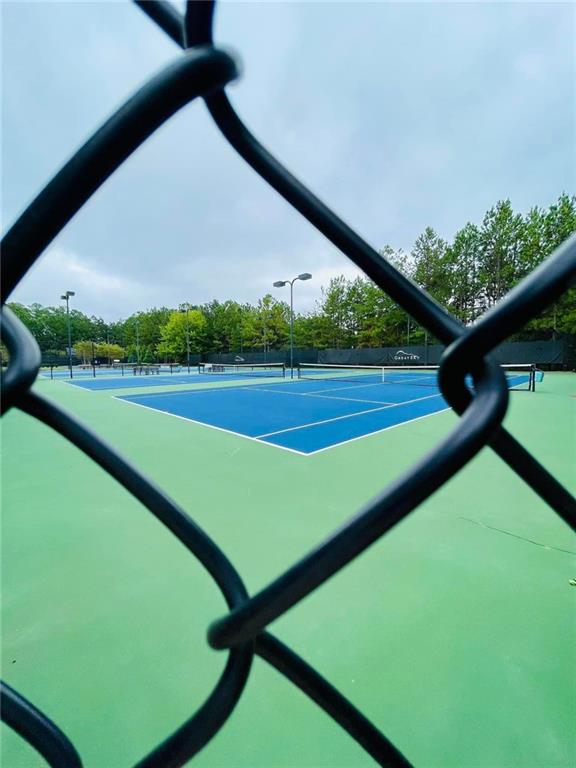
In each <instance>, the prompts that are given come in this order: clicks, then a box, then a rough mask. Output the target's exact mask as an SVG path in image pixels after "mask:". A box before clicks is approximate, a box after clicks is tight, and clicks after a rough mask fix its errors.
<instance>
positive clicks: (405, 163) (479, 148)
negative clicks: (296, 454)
mask: <svg viewBox="0 0 576 768" xmlns="http://www.w3.org/2000/svg"><path fill="white" fill-rule="evenodd" d="M575 9H576V6H575V5H574V4H571V3H521V2H516V3H465V2H462V3H432V2H429V3H409V2H404V3H386V2H381V3H366V4H364V3H359V2H354V3H327V2H324V3H305V2H301V3H268V4H264V3H230V2H229V3H223V4H221V5H219V6H218V8H217V12H216V24H215V37H216V39H217V41H218V42H219V43H222V44H226V45H229V46H232V47H233V48H234V49H235V50H236V52H237V53H238V54H239V56H240V58H241V60H242V62H243V75H242V77H241V79H240V80H239V81H238V82H237V83H236V84H235V85H234V86H232V87H230V88H229V89H228V94H229V96H230V99H231V101H232V103H233V104H234V105H235V106H236V107H237V109H238V112H239V114H240V116H241V117H242V119H243V120H244V121H245V122H246V124H247V125H248V127H249V128H251V129H252V130H253V131H254V133H255V134H256V136H257V137H258V138H259V139H260V140H261V141H262V142H263V143H264V145H265V146H266V147H267V148H268V149H270V150H271V151H272V152H273V153H275V154H276V156H277V157H278V158H279V159H280V160H281V161H282V162H283V163H285V164H286V165H287V166H288V168H289V169H290V170H291V171H292V172H293V173H295V175H296V176H297V177H299V178H300V179H301V180H302V181H304V182H305V183H306V184H307V185H308V186H309V187H310V188H311V189H312V190H313V191H314V192H315V193H316V194H318V195H319V196H320V198H321V199H323V200H324V201H325V202H326V203H327V204H328V205H330V206H331V207H332V208H333V209H334V210H335V211H336V212H337V213H338V214H339V215H341V216H342V217H343V218H344V220H345V221H347V222H348V223H349V224H351V225H352V226H353V227H354V229H356V231H357V232H359V233H360V234H361V235H362V236H363V237H364V238H365V239H366V240H367V241H368V242H369V243H371V244H372V245H373V246H375V247H376V248H382V247H383V246H384V245H386V244H389V245H391V246H392V247H394V248H403V249H405V250H407V249H409V248H410V247H411V245H412V244H413V242H414V240H415V238H416V237H417V236H418V235H419V234H420V233H421V232H422V231H423V229H424V228H425V227H426V226H428V225H430V226H433V227H434V228H435V229H436V230H437V231H438V232H439V233H440V234H441V235H442V236H443V237H445V238H447V239H450V238H452V236H453V235H454V233H455V231H456V230H458V229H459V228H460V227H462V226H463V225H464V224H465V223H466V222H467V221H473V222H480V221H481V218H482V216H483V214H484V212H485V211H486V209H487V208H489V207H490V206H491V205H493V204H494V203H495V202H496V201H497V200H499V199H504V198H510V199H511V201H512V204H513V206H514V207H515V209H516V210H519V211H527V210H528V209H529V208H530V207H532V206H534V205H540V206H548V205H550V204H551V203H552V202H553V201H554V200H555V199H556V198H557V197H558V195H559V194H560V193H561V192H562V191H567V192H573V191H574V180H575V157H574V139H575V136H576V118H575V82H576V78H575V70H574V65H575V61H576V56H575V43H574V41H575V39H576V37H575V34H574V33H575ZM2 15H3V26H2V30H3V31H2V37H3V46H2V47H3V61H2V79H3V103H2V106H3V124H2V127H3V139H2V160H3V189H2V192H3V195H2V218H3V223H4V227H7V226H9V225H10V224H11V223H12V222H13V220H14V219H15V218H16V216H17V215H18V214H19V213H20V212H21V211H22V210H23V208H24V207H25V206H26V205H27V203H28V202H29V201H30V200H31V198H32V197H33V196H34V195H35V194H36V193H37V192H38V191H39V190H40V188H41V187H42V185H43V184H45V183H46V182H47V181H48V180H49V179H50V177H51V176H52V175H53V173H54V172H56V171H57V170H58V169H59V168H60V166H61V165H62V164H63V162H64V161H65V160H67V159H68V157H69V156H70V155H71V154H72V153H73V151H74V150H75V149H77V148H78V147H79V146H80V145H81V144H82V143H83V141H84V140H85V139H86V138H87V137H88V136H90V134H91V133H92V132H93V131H94V130H95V129H96V128H97V127H98V126H99V125H100V124H101V123H102V121H103V120H104V119H105V118H106V117H107V116H108V115H109V114H110V113H111V112H113V111H114V110H115V109H116V108H117V107H118V106H119V105H121V104H122V103H123V101H124V100H125V99H126V97H127V96H129V95H130V94H131V93H132V92H133V91H134V90H135V89H136V88H137V87H138V86H139V85H140V84H142V83H144V82H146V80H147V79H148V78H149V77H150V76H151V75H152V74H154V73H155V72H156V71H158V70H159V69H161V68H162V67H163V66H164V65H165V64H166V63H168V62H170V61H171V60H173V59H174V58H175V57H177V56H178V55H179V50H178V48H177V47H176V46H175V45H174V44H173V43H172V42H171V41H170V40H169V39H168V38H167V37H166V35H165V34H164V33H162V32H161V30H159V29H158V28H157V27H156V26H155V25H154V24H153V23H152V22H150V20H149V19H148V18H147V17H146V16H144V14H143V13H142V12H141V11H139V10H138V9H137V8H136V7H135V6H133V5H132V4H131V3H129V2H102V3H83V2H70V3H67V2H60V3H51V2H46V1H45V0H43V2H41V3H25V2H23V3H22V2H19V3H3V4H2ZM303 271H308V272H312V274H313V280H311V281H309V282H307V283H300V284H299V285H297V290H296V291H295V295H296V308H297V309H298V310H306V309H311V308H312V307H313V306H314V302H315V300H316V299H317V298H318V297H319V295H320V286H321V285H322V284H324V285H325V284H326V283H327V282H328V280H329V278H330V277H331V276H334V275H338V274H341V273H344V274H346V275H349V276H352V275H355V274H356V270H355V268H354V267H353V266H352V265H351V263H350V262H349V261H348V260H347V259H346V257H344V256H343V255H342V254H340V253H339V252H338V251H337V250H336V249H335V248H334V247H333V246H332V245H331V244H330V243H329V242H327V241H326V240H325V239H324V237H323V236H321V235H320V234H318V233H317V232H316V231H315V230H314V229H313V228H312V227H311V226H310V225H309V224H308V223H307V222H306V221H304V219H302V218H301V217H300V216H299V214H297V213H296V212H295V211H293V210H292V209H291V207H290V206H289V205H288V204H287V203H285V202H284V201H283V200H282V199H281V198H280V197H279V196H278V195H277V194H276V193H275V192H274V191H272V190H271V189H270V188H269V187H268V186H267V185H266V183H265V182H263V181H262V180H261V179H260V178H259V177H258V176H257V175H256V174H255V173H254V172H253V171H252V170H251V169H250V168H249V167H248V166H247V165H246V164H245V163H244V161H243V160H241V159H240V158H239V157H238V156H237V155H236V154H235V152H234V151H233V150H232V149H231V148H230V147H229V146H228V145H227V143H226V142H225V140H224V139H223V138H222V136H221V135H220V133H219V131H218V130H217V129H216V127H215V126H214V124H213V123H212V121H211V118H210V117H209V115H208V113H207V110H206V108H205V106H204V104H203V103H202V102H197V103H193V104H192V105H190V106H188V107H187V108H185V109H183V110H182V111H181V112H180V113H179V114H178V115H177V116H176V117H174V118H173V119H172V120H171V121H170V122H169V123H168V124H167V125H165V126H164V127H163V128H161V129H160V130H159V131H158V132H157V133H156V134H155V135H154V136H153V137H152V138H151V139H150V140H149V141H148V142H147V143H146V144H144V145H143V146H142V147H141V148H140V149H139V150H138V151H137V152H136V153H135V155H133V156H132V157H131V158H130V159H129V160H128V161H127V162H126V163H125V164H124V165H123V166H122V167H121V168H120V170H119V171H117V172H116V173H115V175H114V176H113V177H112V178H111V179H109V180H108V181H107V182H106V183H105V184H104V185H103V187H102V188H101V189H100V190H99V191H98V192H97V193H96V195H94V197H93V198H92V199H91V200H90V201H89V203H88V204H87V205H85V206H84V208H83V209H82V210H81V211H80V212H79V213H78V214H77V216H76V217H75V218H74V219H73V220H72V222H70V223H69V224H68V226H67V227H66V228H65V229H64V231H63V232H62V233H61V235H60V236H59V237H58V238H57V239H56V240H55V241H54V242H53V243H52V245H51V246H50V247H49V248H48V249H47V251H46V252H45V254H44V255H43V256H42V257H41V259H40V260H39V261H38V262H37V264H36V266H35V267H34V269H33V270H32V271H31V272H30V273H29V275H28V276H27V277H26V278H25V279H24V281H23V282H22V283H21V284H20V286H18V288H17V289H16V291H15V292H14V294H13V296H12V299H13V300H17V301H21V302H23V303H26V304H28V303H32V302H34V301H38V302H40V303H42V304H57V303H58V298H59V295H60V294H61V293H62V292H63V291H64V290H75V291H76V297H75V298H74V299H73V301H74V306H75V307H77V308H78V309H81V310H82V311H84V312H86V313H87V314H95V315H101V316H103V317H104V318H105V319H106V320H113V319H117V318H119V317H126V316H127V315H128V314H130V313H131V312H133V311H135V310H137V309H143V308H147V307H152V306H176V305H177V304H178V303H180V302H182V301H190V302H192V303H194V304H197V303H203V302H206V301H209V300H211V299H220V300H224V299H227V298H234V299H236V300H238V301H252V302H253V301H256V300H257V299H258V298H259V297H261V296H262V295H264V294H265V293H267V292H272V293H275V294H276V295H278V297H279V298H287V294H286V293H285V291H286V289H283V291H282V290H281V291H278V290H277V289H273V288H272V287H271V286H272V282H273V281H274V280H278V279H286V278H289V277H293V276H295V275H297V274H298V273H300V272H303Z"/></svg>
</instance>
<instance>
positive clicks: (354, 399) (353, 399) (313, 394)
mask: <svg viewBox="0 0 576 768" xmlns="http://www.w3.org/2000/svg"><path fill="white" fill-rule="evenodd" d="M252 391H258V392H272V394H274V395H297V396H298V397H321V398H323V399H324V400H345V401H346V402H347V403H374V405H395V403H388V402H386V400H363V399H361V398H359V397H338V396H336V397H332V396H331V395H319V394H318V393H316V392H288V391H287V390H285V389H282V390H280V389H265V388H264V387H254V389H253V390H252Z"/></svg>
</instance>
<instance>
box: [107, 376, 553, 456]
mask: <svg viewBox="0 0 576 768" xmlns="http://www.w3.org/2000/svg"><path fill="white" fill-rule="evenodd" d="M502 368H503V370H504V372H505V374H506V376H507V380H508V384H509V387H510V388H511V389H524V390H531V389H533V388H534V386H535V379H536V373H540V372H537V371H536V369H535V366H533V365H516V366H502ZM217 373H218V374H222V375H221V376H220V377H219V378H220V379H222V378H224V377H228V378H229V377H230V376H231V377H232V378H233V379H236V378H249V377H251V376H255V375H256V376H258V377H259V378H262V377H265V376H266V375H268V376H270V374H271V373H275V371H273V370H272V371H267V370H259V369H256V371H249V370H245V371H243V372H238V370H237V367H236V366H232V367H230V369H229V370H227V369H226V368H225V366H220V367H219V370H218V371H217ZM437 374H438V368H437V367H436V366H416V367H412V368H409V367H406V366H402V367H388V366H386V367H381V366H346V365H304V364H303V365H302V366H301V367H300V368H299V369H298V378H297V379H296V380H294V379H290V380H288V381H284V382H281V383H275V382H274V381H273V380H272V379H271V378H266V382H267V383H265V382H264V381H263V382H262V383H257V384H254V385H253V386H241V387H240V386H237V387H227V388H222V389H199V390H197V391H189V390H186V391H180V392H172V391H170V392H159V393H154V394H137V395H127V396H122V397H120V398H119V399H121V400H124V401H125V402H129V403H133V404H134V405H138V406H141V407H144V408H150V409H152V410H156V411H161V412H163V413H166V414H169V415H171V416H176V417H178V418H181V419H186V420H189V421H193V422H196V423H200V424H204V425H205V426H208V427H213V428H215V429H220V430H224V431H226V432H233V433H235V434H237V435H241V436H242V437H245V438H249V439H251V440H258V441H260V442H264V443H268V444H270V445H274V446H276V447H278V448H284V449H286V450H289V451H294V452H296V453H301V454H312V453H317V452H318V451H323V450H326V449H327V448H332V447H334V446H336V445H341V444H343V443H347V442H350V441H351V440H357V439H359V438H362V437H366V436H367V435H371V434H374V433H376V432H381V431H383V430H385V429H391V428H393V427H397V426H399V425H400V424H404V423H406V422H410V421H414V420H416V419H421V418H424V417H426V416H430V415H432V414H435V413H438V412H440V411H443V410H445V409H446V408H447V407H448V406H447V404H446V402H445V400H444V398H443V397H442V395H441V394H440V391H439V388H438V381H437ZM207 377H208V378H211V380H214V378H215V376H214V374H208V375H199V376H198V377H197V378H196V381H197V382H198V383H204V382H205V381H206V378H207ZM132 386H134V384H132Z"/></svg>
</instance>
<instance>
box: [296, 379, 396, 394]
mask: <svg viewBox="0 0 576 768" xmlns="http://www.w3.org/2000/svg"><path fill="white" fill-rule="evenodd" d="M296 381H309V382H311V383H313V384H317V383H318V382H316V381H314V379H296ZM322 381H325V379H322ZM335 381H336V379H335ZM384 383H385V382H384V381H373V382H372V383H369V382H368V383H366V384H360V382H358V383H357V384H348V385H347V386H346V387H326V388H325V389H316V390H314V391H315V392H340V390H341V389H357V388H358V387H380V386H382V384H384Z"/></svg>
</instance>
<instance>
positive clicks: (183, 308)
mask: <svg viewBox="0 0 576 768" xmlns="http://www.w3.org/2000/svg"><path fill="white" fill-rule="evenodd" d="M189 309H190V304H188V302H187V301H186V302H184V304H180V312H186V365H187V366H188V373H190V324H189V320H188V311H189Z"/></svg>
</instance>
